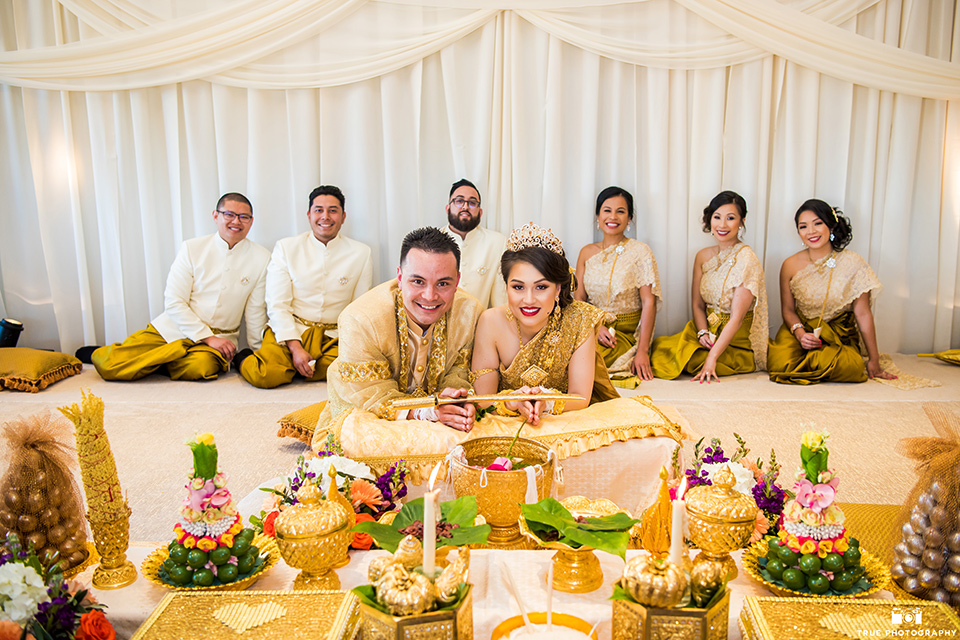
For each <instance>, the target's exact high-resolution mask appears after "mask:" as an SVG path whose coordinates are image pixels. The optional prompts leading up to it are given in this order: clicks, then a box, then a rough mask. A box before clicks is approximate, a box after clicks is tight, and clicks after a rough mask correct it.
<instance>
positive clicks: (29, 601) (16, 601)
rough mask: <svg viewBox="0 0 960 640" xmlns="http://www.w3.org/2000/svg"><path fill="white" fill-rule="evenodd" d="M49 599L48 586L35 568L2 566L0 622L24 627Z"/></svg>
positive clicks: (15, 565) (18, 565) (8, 564)
mask: <svg viewBox="0 0 960 640" xmlns="http://www.w3.org/2000/svg"><path fill="white" fill-rule="evenodd" d="M47 599H48V595H47V585H45V584H44V583H43V578H41V577H40V574H38V573H37V572H36V571H35V570H34V569H33V567H29V566H27V565H24V564H18V563H16V562H8V563H7V564H4V565H2V566H0V620H11V621H13V622H15V623H16V624H18V625H20V626H21V627H22V626H23V625H24V624H26V623H27V622H28V621H29V620H30V619H31V618H32V617H33V616H34V614H36V613H37V605H39V604H40V603H41V602H45V601H46V600H47Z"/></svg>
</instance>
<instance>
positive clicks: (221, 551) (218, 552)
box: [210, 547, 231, 566]
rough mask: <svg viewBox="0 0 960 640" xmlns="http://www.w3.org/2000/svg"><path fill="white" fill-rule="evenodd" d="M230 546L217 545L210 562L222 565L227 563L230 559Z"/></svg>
mask: <svg viewBox="0 0 960 640" xmlns="http://www.w3.org/2000/svg"><path fill="white" fill-rule="evenodd" d="M230 556H231V553H230V547H217V548H216V549H214V550H213V551H211V552H210V562H212V563H213V564H215V565H217V566H220V565H222V564H226V563H227V562H228V561H229V560H230Z"/></svg>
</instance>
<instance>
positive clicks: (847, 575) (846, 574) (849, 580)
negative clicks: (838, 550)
mask: <svg viewBox="0 0 960 640" xmlns="http://www.w3.org/2000/svg"><path fill="white" fill-rule="evenodd" d="M855 582H856V578H855V576H854V575H853V572H851V571H841V572H840V573H837V574H834V576H833V580H831V581H830V588H831V589H833V590H834V591H836V592H838V593H843V592H844V591H849V590H850V588H851V587H852V586H853V585H854V583H855Z"/></svg>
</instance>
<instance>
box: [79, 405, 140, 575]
mask: <svg viewBox="0 0 960 640" xmlns="http://www.w3.org/2000/svg"><path fill="white" fill-rule="evenodd" d="M60 412H61V413H62V414H63V415H65V416H66V417H67V418H69V419H70V421H71V422H73V424H74V426H75V427H76V436H77V457H78V458H79V460H80V475H81V477H82V478H83V488H84V491H85V492H86V495H87V521H88V522H89V523H90V528H91V529H92V530H93V542H94V545H95V546H96V547H97V552H98V553H99V554H100V564H99V565H97V568H96V569H94V571H93V580H92V582H93V586H94V587H96V588H97V589H119V588H121V587H125V586H127V585H128V584H131V583H132V582H133V581H134V580H136V579H137V570H136V568H135V567H134V566H133V563H132V562H130V561H129V560H127V547H128V546H129V542H130V507H129V506H128V505H127V500H126V499H125V498H124V497H123V494H122V492H121V489H120V480H119V479H118V478H117V465H116V462H115V461H114V459H113V451H112V450H111V449H110V441H109V440H108V439H107V432H106V430H104V428H103V400H101V399H100V398H98V397H97V396H95V395H93V394H92V393H90V392H89V391H86V390H85V391H83V392H82V399H81V406H80V407H78V406H77V405H76V404H73V405H71V406H69V407H60Z"/></svg>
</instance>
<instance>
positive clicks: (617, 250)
mask: <svg viewBox="0 0 960 640" xmlns="http://www.w3.org/2000/svg"><path fill="white" fill-rule="evenodd" d="M626 242H627V239H626V238H624V239H623V240H621V241H620V242H618V243H617V244H616V248H615V249H614V250H613V264H612V265H610V277H609V278H608V279H607V303H606V305H605V306H604V307H603V310H604V311H606V312H607V313H609V312H610V296H611V295H612V292H613V272H614V270H616V268H617V259H618V258H619V257H620V255H621V254H622V253H623V252H624V251H625V250H626V247H624V245H625V244H626ZM609 248H610V247H607V248H606V249H603V251H606V250H607V249H609ZM608 257H609V256H603V262H606V261H607V258H608Z"/></svg>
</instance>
